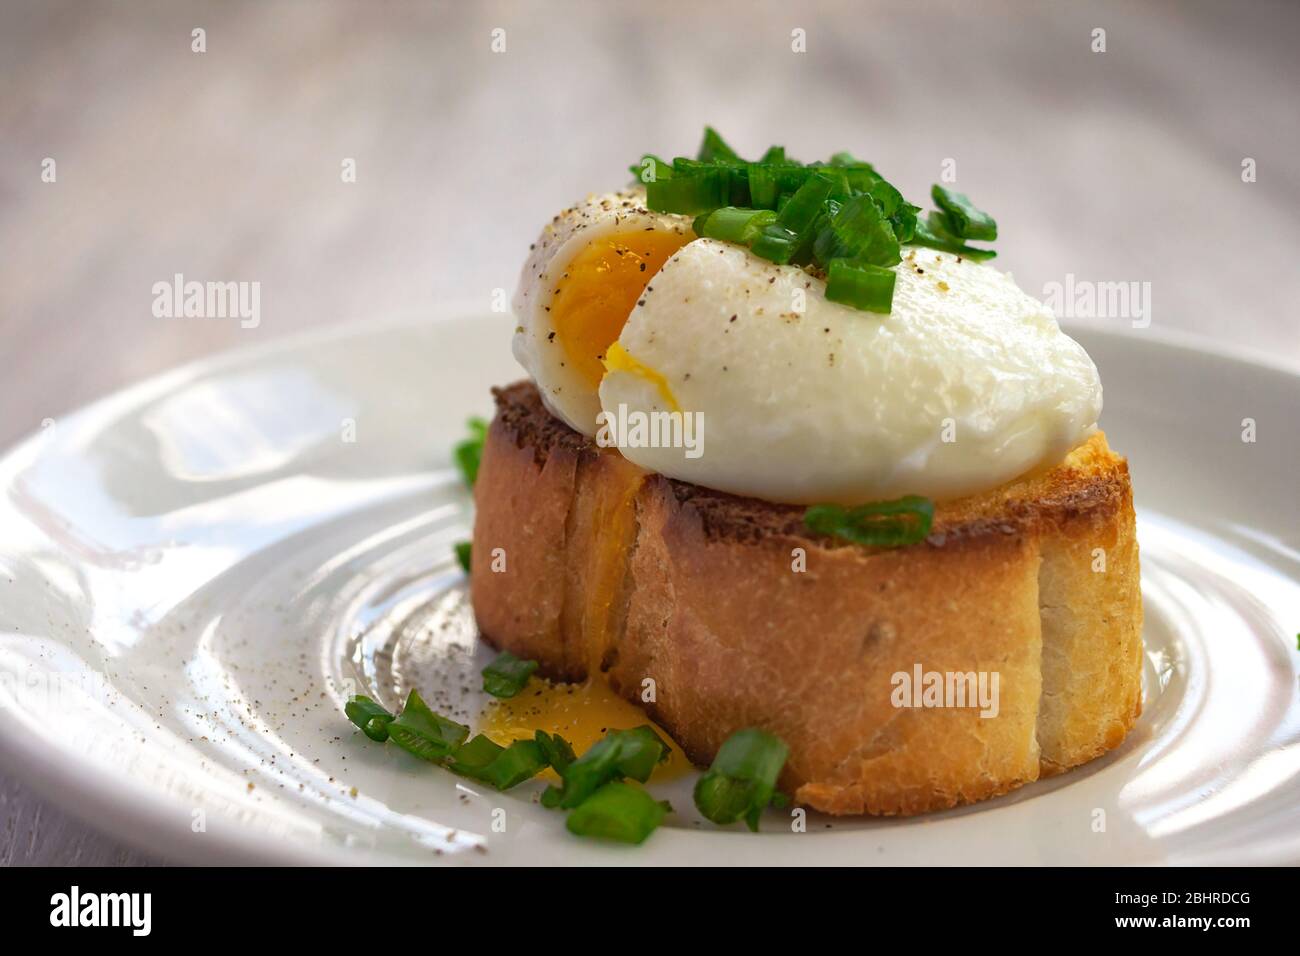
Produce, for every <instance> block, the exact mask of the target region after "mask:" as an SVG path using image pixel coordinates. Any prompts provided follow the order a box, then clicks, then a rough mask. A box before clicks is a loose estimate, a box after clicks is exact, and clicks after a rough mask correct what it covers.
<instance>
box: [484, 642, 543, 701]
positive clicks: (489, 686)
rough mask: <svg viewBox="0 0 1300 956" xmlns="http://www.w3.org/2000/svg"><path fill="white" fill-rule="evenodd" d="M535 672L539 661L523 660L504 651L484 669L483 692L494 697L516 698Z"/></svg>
mask: <svg viewBox="0 0 1300 956" xmlns="http://www.w3.org/2000/svg"><path fill="white" fill-rule="evenodd" d="M535 670H537V661H525V660H521V659H520V658H518V657H515V655H513V654H511V653H510V652H509V651H502V652H501V653H500V654H498V655H497V658H496V660H494V661H493V662H492V663H491V664H489V665H488V666H487V667H485V668H483V690H485V691H486V692H487V693H489V694H491V695H492V696H493V697H514V696H515V695H516V694H518V693H519V692H520V691H521V690H523V689H524V685H525V684H527V683H528V678H530V677H532V676H533V671H535Z"/></svg>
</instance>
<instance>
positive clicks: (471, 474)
mask: <svg viewBox="0 0 1300 956" xmlns="http://www.w3.org/2000/svg"><path fill="white" fill-rule="evenodd" d="M465 424H466V426H467V427H468V428H469V438H467V439H465V441H463V442H461V443H460V444H459V445H457V446H456V450H455V456H456V464H457V465H458V466H459V467H460V474H461V477H462V478H464V479H465V485H466V487H469V488H473V487H474V482H475V481H477V480H478V466H479V462H481V461H482V460H483V444H484V442H486V441H487V429H488V424H487V422H485V421H484V420H483V419H481V418H471V419H470V420H469V421H467V422H466V423H465Z"/></svg>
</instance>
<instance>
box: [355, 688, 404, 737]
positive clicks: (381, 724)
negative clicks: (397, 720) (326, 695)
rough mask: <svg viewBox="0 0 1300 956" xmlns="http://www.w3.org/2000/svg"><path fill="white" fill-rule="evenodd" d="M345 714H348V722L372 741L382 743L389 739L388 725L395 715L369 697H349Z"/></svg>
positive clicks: (358, 695) (357, 695)
mask: <svg viewBox="0 0 1300 956" xmlns="http://www.w3.org/2000/svg"><path fill="white" fill-rule="evenodd" d="M343 713H345V714H347V715H348V720H350V721H352V722H353V723H354V724H356V725H357V726H358V727H360V728H361V732H362V733H364V734H365V735H366V736H367V737H369V738H370V739H371V740H378V741H381V742H382V741H385V740H387V739H388V724H389V722H390V721H391V720H392V719H393V715H392V714H390V713H389V712H388V711H386V710H384V708H382V707H380V706H379V705H378V704H376V703H375V702H374V701H373V700H371V699H370V698H369V697H366V696H365V695H363V694H356V695H354V696H352V697H349V698H348V701H347V703H346V704H344V705H343Z"/></svg>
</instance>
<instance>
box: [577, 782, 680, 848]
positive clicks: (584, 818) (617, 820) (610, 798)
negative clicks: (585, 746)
mask: <svg viewBox="0 0 1300 956" xmlns="http://www.w3.org/2000/svg"><path fill="white" fill-rule="evenodd" d="M671 809H672V807H671V806H670V805H669V804H668V803H667V802H665V801H661V800H656V799H655V798H654V797H652V796H650V794H648V793H646V792H645V791H644V790H642V789H641V788H640V787H634V786H632V785H631V784H629V783H619V782H611V783H607V784H605V785H604V786H602V787H601V788H600V789H599V790H597V791H596V792H595V793H593V794H592V795H591V796H590V797H588V798H587V799H586V800H584V801H583V802H582V804H581V805H580V806H578V807H576V808H575V809H574V810H572V811H571V812H570V813H569V816H568V819H567V820H565V822H564V825H565V826H566V827H567V828H568V830H569V832H570V833H573V834H576V835H577V836H589V837H599V838H601V839H605V840H617V841H618V842H620V843H634V844H635V843H643V842H645V838H646V837H648V836H649V835H650V834H651V833H653V832H654V831H655V829H656V828H657V827H658V826H659V824H660V823H662V822H663V819H664V816H665V815H666V814H667V813H668V811H670V810H671Z"/></svg>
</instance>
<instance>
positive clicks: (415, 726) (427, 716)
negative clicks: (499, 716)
mask: <svg viewBox="0 0 1300 956" xmlns="http://www.w3.org/2000/svg"><path fill="white" fill-rule="evenodd" d="M388 736H389V737H391V738H392V740H393V743H395V744H397V745H398V746H399V747H401V748H402V749H403V750H408V751H410V752H411V753H413V754H415V756H417V757H420V758H421V759H423V760H431V761H434V762H437V761H440V760H442V759H443V758H444V757H446V756H447V755H448V754H450V753H451V752H452V751H454V750H455V749H456V748H457V747H459V746H460V745H461V744H462V743H463V742H464V741H465V738H466V737H468V736H469V728H468V727H466V726H465V725H464V724H458V723H456V722H455V721H454V720H448V719H447V718H446V717H443V716H441V715H439V714H435V713H434V712H433V711H431V710H430V709H429V706H428V705H427V704H426V703H425V702H424V701H423V700H421V699H420V695H419V694H418V693H417V692H416V691H414V690H412V691H411V694H410V696H409V697H407V698H406V707H405V708H404V709H403V710H402V713H401V714H400V715H398V716H397V717H395V718H394V719H393V721H392V722H391V723H390V724H389V725H388Z"/></svg>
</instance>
